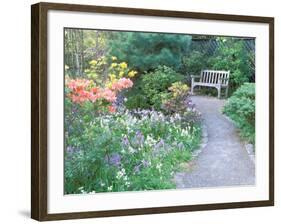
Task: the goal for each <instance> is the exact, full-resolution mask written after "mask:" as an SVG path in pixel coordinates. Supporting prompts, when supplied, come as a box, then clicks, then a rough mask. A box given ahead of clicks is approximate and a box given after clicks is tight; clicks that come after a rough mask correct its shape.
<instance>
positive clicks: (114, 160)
mask: <svg viewBox="0 0 281 224" xmlns="http://www.w3.org/2000/svg"><path fill="white" fill-rule="evenodd" d="M107 161H108V163H109V164H110V165H113V166H119V165H120V164H121V156H120V155H119V154H118V153H112V154H111V155H110V156H108V157H107Z"/></svg>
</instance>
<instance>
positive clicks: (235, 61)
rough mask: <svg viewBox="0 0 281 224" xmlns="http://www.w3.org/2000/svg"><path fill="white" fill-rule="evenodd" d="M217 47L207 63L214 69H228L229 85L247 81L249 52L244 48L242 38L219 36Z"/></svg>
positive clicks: (249, 65)
mask: <svg viewBox="0 0 281 224" xmlns="http://www.w3.org/2000/svg"><path fill="white" fill-rule="evenodd" d="M217 41H218V43H219V47H218V48H217V49H216V51H215V52H214V55H213V56H212V57H211V58H210V59H209V62H208V63H209V64H210V66H211V68H212V69H215V70H229V71H230V85H231V87H234V88H237V87H238V86H240V85H242V84H243V83H244V82H249V81H250V79H251V76H252V70H251V63H250V58H251V54H250V53H249V52H248V51H247V49H246V48H245V45H244V42H243V40H236V39H235V38H220V39H218V40H217Z"/></svg>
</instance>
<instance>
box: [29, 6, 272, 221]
mask: <svg viewBox="0 0 281 224" xmlns="http://www.w3.org/2000/svg"><path fill="white" fill-rule="evenodd" d="M49 10H63V11H75V12H89V13H91V12H98V13H111V14H129V15H141V16H160V17H174V18H194V19H205V20H223V21H236V22H237V21H238V22H254V23H264V24H269V75H270V77H269V91H270V92H269V200H264V201H248V202H247V201H246V202H233V203H216V204H203V205H186V206H170V207H153V208H138V209H133V208H132V209H126V210H108V211H88V212H75V213H60V214H48V209H47V208H48V200H47V198H48V195H47V192H48V189H47V154H48V147H47V138H48V136H47V124H48V117H47V108H48V103H47V102H48V100H47V91H48V90H47V89H48V88H47V79H48V77H47V48H48V46H47V38H48V35H47V25H48V24H47V13H48V11H49ZM31 28H32V31H31V40H32V43H31V59H32V63H31V78H32V80H31V118H32V119H31V136H32V139H31V160H32V163H31V186H32V189H31V217H32V218H33V219H36V220H39V221H46V220H59V219H78V218H91V217H108V216H124V215H140V214H155V213H169V212H187V211H199V210H215V209H227V208H246V207H260V206H273V205H274V18H271V17H256V16H240V15H223V14H210V13H195V12H183V11H162V10H151V9H137V8H117V7H103V6H90V5H73V4H57V3H38V4H35V5H32V7H31Z"/></svg>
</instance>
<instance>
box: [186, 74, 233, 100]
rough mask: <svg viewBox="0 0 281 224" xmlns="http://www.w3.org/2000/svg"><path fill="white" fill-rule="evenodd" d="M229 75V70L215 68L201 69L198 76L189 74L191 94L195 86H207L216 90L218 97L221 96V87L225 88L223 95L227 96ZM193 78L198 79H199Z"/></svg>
mask: <svg viewBox="0 0 281 224" xmlns="http://www.w3.org/2000/svg"><path fill="white" fill-rule="evenodd" d="M229 75H230V73H229V71H216V70H202V71H201V74H200V75H198V76H195V75H191V94H193V89H194V87H195V86H208V87H214V88H216V89H217V90H218V98H220V97H221V89H222V88H225V97H227V94H228V83H229ZM195 79H199V81H196V80H195Z"/></svg>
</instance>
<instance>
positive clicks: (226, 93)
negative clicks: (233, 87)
mask: <svg viewBox="0 0 281 224" xmlns="http://www.w3.org/2000/svg"><path fill="white" fill-rule="evenodd" d="M227 96H228V87H226V89H225V98H227Z"/></svg>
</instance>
